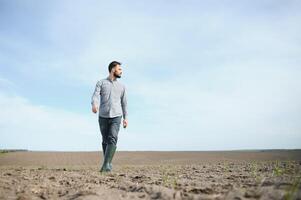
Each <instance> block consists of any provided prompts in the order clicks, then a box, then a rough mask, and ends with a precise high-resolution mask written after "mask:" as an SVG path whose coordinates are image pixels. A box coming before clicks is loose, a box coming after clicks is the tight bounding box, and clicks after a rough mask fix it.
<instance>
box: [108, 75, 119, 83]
mask: <svg viewBox="0 0 301 200" xmlns="http://www.w3.org/2000/svg"><path fill="white" fill-rule="evenodd" d="M107 80H109V81H110V82H113V81H112V80H111V79H110V76H108V77H107ZM114 81H117V78H116V79H115V80H114Z"/></svg>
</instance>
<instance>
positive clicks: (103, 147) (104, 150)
mask: <svg viewBox="0 0 301 200" xmlns="http://www.w3.org/2000/svg"><path fill="white" fill-rule="evenodd" d="M106 148H107V144H102V152H103V158H104V157H105V154H106ZM113 156H114V154H113ZM109 165H110V169H111V170H112V163H111V162H109Z"/></svg>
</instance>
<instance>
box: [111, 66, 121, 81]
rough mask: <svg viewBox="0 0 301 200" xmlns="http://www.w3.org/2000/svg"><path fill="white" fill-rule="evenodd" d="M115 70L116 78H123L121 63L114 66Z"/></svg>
mask: <svg viewBox="0 0 301 200" xmlns="http://www.w3.org/2000/svg"><path fill="white" fill-rule="evenodd" d="M113 70H114V76H115V77H116V78H121V74H122V69H121V66H120V65H116V67H114V68H113Z"/></svg>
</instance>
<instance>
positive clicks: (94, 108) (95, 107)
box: [92, 105, 98, 113]
mask: <svg viewBox="0 0 301 200" xmlns="http://www.w3.org/2000/svg"><path fill="white" fill-rule="evenodd" d="M97 111H98V107H97V106H95V105H93V106H92V112H93V113H97Z"/></svg>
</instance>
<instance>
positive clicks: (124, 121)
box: [123, 119, 128, 128]
mask: <svg viewBox="0 0 301 200" xmlns="http://www.w3.org/2000/svg"><path fill="white" fill-rule="evenodd" d="M127 126H128V120H127V119H124V120H123V128H126V127H127Z"/></svg>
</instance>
